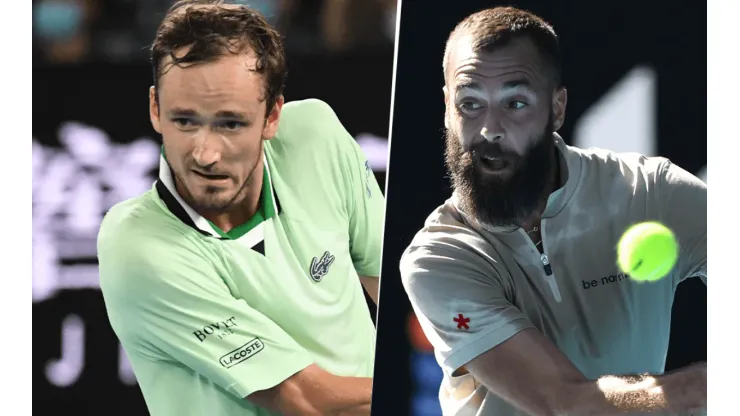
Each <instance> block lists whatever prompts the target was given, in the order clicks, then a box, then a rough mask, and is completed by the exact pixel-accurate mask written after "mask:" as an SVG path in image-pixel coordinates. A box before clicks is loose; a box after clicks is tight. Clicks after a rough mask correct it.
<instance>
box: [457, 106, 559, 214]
mask: <svg viewBox="0 0 740 416" xmlns="http://www.w3.org/2000/svg"><path fill="white" fill-rule="evenodd" d="M553 123H554V118H553V116H552V114H551V115H550V118H549V120H548V122H547V126H546V128H545V130H544V131H543V132H542V133H541V134H540V135H539V136H538V137H537V138H536V140H534V141H533V144H532V146H530V148H529V149H527V151H526V153H525V154H524V155H523V156H520V155H518V154H516V153H513V152H511V151H507V150H505V149H504V148H502V147H501V145H500V144H498V143H493V144H491V143H488V142H483V143H480V144H479V145H477V146H476V147H475V148H473V149H471V150H470V151H467V152H466V151H465V150H464V149H463V147H462V145H461V144H460V143H461V141H460V140H459V137H458V136H457V135H456V134H455V133H453V132H452V131H451V130H449V129H447V131H446V136H447V146H446V151H445V156H446V157H445V163H446V165H447V170H448V172H449V174H450V177H451V178H452V186H453V188H454V189H455V191H456V192H457V194H458V198H459V202H460V204H461V207H460V208H461V209H462V210H463V211H464V212H466V213H468V214H471V215H474V216H475V218H476V219H477V220H478V221H481V222H483V223H484V224H489V225H492V226H512V225H516V224H518V223H519V222H520V221H522V220H525V219H527V218H529V217H530V216H531V215H532V213H533V212H534V211H535V210H536V209H538V208H539V207H541V205H542V204H543V203H544V202H545V201H546V200H547V197H548V196H549V195H547V192H546V191H547V188H548V185H549V184H550V183H551V182H552V180H553V179H555V178H552V172H553V167H554V166H553V165H554V164H555V163H556V162H557V159H556V158H555V157H553V156H554V155H555V138H554V134H553ZM483 149H485V152H486V154H491V155H496V156H498V157H501V158H504V159H505V160H507V161H508V162H509V163H512V166H513V167H512V169H513V171H514V172H513V174H511V175H510V176H509V177H507V178H499V177H495V176H494V177H492V176H484V175H481V174H480V172H479V171H478V170H477V169H476V166H475V165H476V163H480V162H476V160H478V159H477V158H475V157H474V156H475V153H476V152H479V151H482V150H483Z"/></svg>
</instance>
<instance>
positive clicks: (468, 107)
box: [460, 101, 483, 111]
mask: <svg viewBox="0 0 740 416" xmlns="http://www.w3.org/2000/svg"><path fill="white" fill-rule="evenodd" d="M460 108H461V109H463V110H464V111H475V110H479V109H481V108H483V105H482V104H480V103H478V102H476V101H463V102H462V103H460Z"/></svg>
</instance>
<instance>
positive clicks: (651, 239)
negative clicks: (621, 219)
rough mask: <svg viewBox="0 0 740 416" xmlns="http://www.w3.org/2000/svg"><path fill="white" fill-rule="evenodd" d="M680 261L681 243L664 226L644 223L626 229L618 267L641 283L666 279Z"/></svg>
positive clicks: (620, 247)
mask: <svg viewBox="0 0 740 416" xmlns="http://www.w3.org/2000/svg"><path fill="white" fill-rule="evenodd" d="M677 260H678V242H677V241H676V237H675V236H674V235H673V231H671V230H670V229H669V228H668V227H666V226H665V225H663V224H661V223H658V222H642V223H639V224H635V225H633V226H631V227H629V228H628V229H627V231H625V233H624V234H623V235H622V238H621V239H620V240H619V245H618V246H617V264H618V265H619V268H620V269H621V270H622V272H624V273H625V274H627V275H629V276H630V277H631V278H632V279H634V280H637V281H641V282H645V281H647V282H652V281H656V280H659V279H662V278H664V277H665V276H666V275H668V273H670V272H671V270H672V269H673V266H675V265H676V261H677Z"/></svg>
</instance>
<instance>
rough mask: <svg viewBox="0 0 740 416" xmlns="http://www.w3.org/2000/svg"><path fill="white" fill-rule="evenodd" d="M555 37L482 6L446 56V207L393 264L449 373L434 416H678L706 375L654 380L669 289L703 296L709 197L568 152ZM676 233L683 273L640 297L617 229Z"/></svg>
mask: <svg viewBox="0 0 740 416" xmlns="http://www.w3.org/2000/svg"><path fill="white" fill-rule="evenodd" d="M558 48H559V46H558V38H557V36H556V34H555V32H554V31H553V29H552V27H551V26H549V25H548V24H547V23H545V22H544V21H542V19H540V18H538V17H537V16H534V15H532V14H530V13H527V12H524V11H521V10H517V9H514V8H494V9H488V10H484V11H481V12H478V13H476V14H473V15H471V16H469V17H467V18H466V19H465V20H463V21H462V22H461V23H460V24H459V25H458V26H457V27H456V28H455V30H454V31H453V32H452V33H451V35H450V37H449V39H448V42H447V48H446V51H445V57H444V64H443V68H444V75H445V87H444V98H445V104H446V115H445V126H446V130H447V167H448V169H449V172H450V174H451V177H452V182H453V188H454V192H453V195H452V198H450V199H449V200H448V201H447V202H445V204H443V205H442V206H441V207H439V208H438V209H437V210H435V211H434V212H433V213H432V214H431V215H430V216H429V218H428V219H427V221H426V224H425V226H424V228H423V229H422V230H421V231H420V232H419V233H418V234H417V235H416V237H415V238H414V240H413V242H412V243H411V245H410V246H409V247H408V249H407V250H406V251H405V252H404V254H403V257H402V260H401V265H400V269H401V275H402V279H403V284H404V287H405V289H406V292H407V293H408V295H409V298H410V300H411V304H412V306H413V309H414V311H415V313H416V315H417V317H418V319H419V322H420V324H421V327H422V329H423V330H424V333H425V334H426V336H427V338H428V339H429V341H430V342H431V343H432V345H433V346H434V348H435V354H436V357H437V360H438V362H439V364H440V366H441V367H442V369H443V373H444V379H443V382H442V386H441V388H440V401H441V405H442V409H443V412H444V414H445V415H456V416H462V415H496V416H502V415H506V416H510V415H523V414H529V415H553V414H557V415H560V414H563V415H612V414H621V413H625V412H627V413H631V414H635V413H638V414H639V413H648V412H651V413H653V412H658V413H670V414H686V413H689V412H693V411H703V409H704V407H705V405H706V364H705V363H698V364H695V365H692V366H690V367H687V368H684V369H681V370H679V371H676V372H674V373H670V374H663V373H664V367H665V359H666V353H667V349H668V340H669V331H670V314H671V306H672V302H673V296H674V292H675V289H676V286H677V285H678V284H679V283H680V282H681V281H682V280H684V279H686V278H689V277H700V278H701V279H703V280H704V282H705V283H706V186H705V184H704V183H702V182H701V181H699V180H698V179H697V178H695V177H694V176H692V175H691V174H689V173H687V172H686V171H684V170H683V169H681V168H679V167H677V166H675V165H673V164H671V162H670V161H668V160H666V159H664V158H657V157H656V158H648V157H644V156H642V155H638V154H615V153H612V152H609V151H605V150H599V149H589V150H583V149H578V148H574V147H571V146H567V145H566V144H565V143H564V142H563V139H562V138H561V137H560V136H559V135H558V134H557V133H555V132H556V131H557V130H558V129H559V128H560V127H561V126H562V125H563V121H564V118H565V107H566V102H567V92H566V90H565V88H564V87H563V86H562V84H561V81H560V66H559V59H558V56H559V52H558ZM647 220H655V221H659V222H662V223H664V224H666V225H667V226H668V227H670V228H672V229H673V230H674V232H675V233H676V235H677V238H678V240H679V242H680V247H681V249H680V260H679V262H678V264H677V265H676V267H675V268H674V270H673V271H672V272H671V274H670V275H669V276H668V277H666V278H664V279H662V280H660V281H658V282H655V283H651V284H638V283H637V282H635V281H632V280H631V279H629V277H628V276H625V275H624V274H620V273H619V270H618V269H617V266H616V254H615V246H616V244H617V242H618V240H619V238H620V236H621V234H622V233H623V232H624V230H626V229H627V228H628V226H629V225H631V224H634V223H638V222H642V221H647Z"/></svg>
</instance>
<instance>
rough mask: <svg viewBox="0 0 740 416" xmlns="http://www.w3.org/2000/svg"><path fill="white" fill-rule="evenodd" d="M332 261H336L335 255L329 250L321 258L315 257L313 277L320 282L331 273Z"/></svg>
mask: <svg viewBox="0 0 740 416" xmlns="http://www.w3.org/2000/svg"><path fill="white" fill-rule="evenodd" d="M332 263H334V256H332V255H331V253H329V252H328V251H325V252H324V254H323V255H322V256H321V258H318V257H314V258H313V260H311V278H312V279H313V280H314V281H316V282H320V281H321V279H323V278H324V276H326V274H327V273H329V266H331V264H332Z"/></svg>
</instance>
